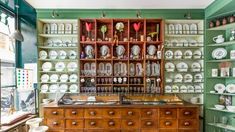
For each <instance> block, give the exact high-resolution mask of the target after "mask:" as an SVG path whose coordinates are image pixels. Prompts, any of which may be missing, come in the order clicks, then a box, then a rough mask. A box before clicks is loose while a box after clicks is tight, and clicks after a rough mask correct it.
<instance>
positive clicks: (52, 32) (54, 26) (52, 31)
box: [50, 23, 58, 34]
mask: <svg viewBox="0 0 235 132" xmlns="http://www.w3.org/2000/svg"><path fill="white" fill-rule="evenodd" d="M50 26H51V34H57V33H58V32H57V31H58V25H57V24H56V23H51V25H50Z"/></svg>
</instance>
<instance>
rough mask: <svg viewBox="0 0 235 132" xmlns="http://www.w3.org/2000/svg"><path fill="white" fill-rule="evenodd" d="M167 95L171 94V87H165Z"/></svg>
mask: <svg viewBox="0 0 235 132" xmlns="http://www.w3.org/2000/svg"><path fill="white" fill-rule="evenodd" d="M165 93H171V86H170V85H166V86H165Z"/></svg>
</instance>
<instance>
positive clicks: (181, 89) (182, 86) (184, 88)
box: [180, 85, 188, 93]
mask: <svg viewBox="0 0 235 132" xmlns="http://www.w3.org/2000/svg"><path fill="white" fill-rule="evenodd" d="M187 91H188V89H187V87H186V86H185V85H181V86H180V92H181V93H187Z"/></svg>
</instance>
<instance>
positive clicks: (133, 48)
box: [131, 45, 140, 56]
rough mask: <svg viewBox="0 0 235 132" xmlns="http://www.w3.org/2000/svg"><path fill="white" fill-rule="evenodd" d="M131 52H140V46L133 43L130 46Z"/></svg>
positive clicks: (135, 53)
mask: <svg viewBox="0 0 235 132" xmlns="http://www.w3.org/2000/svg"><path fill="white" fill-rule="evenodd" d="M131 53H132V54H133V55H135V56H137V55H139V54H140V46H139V45H133V46H132V47H131Z"/></svg>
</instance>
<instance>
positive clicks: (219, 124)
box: [207, 123, 235, 131]
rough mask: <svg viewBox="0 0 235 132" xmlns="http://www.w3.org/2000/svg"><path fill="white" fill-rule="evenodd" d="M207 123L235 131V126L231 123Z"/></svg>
mask: <svg viewBox="0 0 235 132" xmlns="http://www.w3.org/2000/svg"><path fill="white" fill-rule="evenodd" d="M207 125H210V126H213V127H217V128H223V129H226V130H231V131H235V127H234V126H231V125H224V124H222V123H207Z"/></svg>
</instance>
